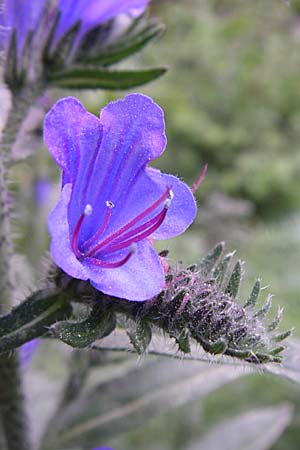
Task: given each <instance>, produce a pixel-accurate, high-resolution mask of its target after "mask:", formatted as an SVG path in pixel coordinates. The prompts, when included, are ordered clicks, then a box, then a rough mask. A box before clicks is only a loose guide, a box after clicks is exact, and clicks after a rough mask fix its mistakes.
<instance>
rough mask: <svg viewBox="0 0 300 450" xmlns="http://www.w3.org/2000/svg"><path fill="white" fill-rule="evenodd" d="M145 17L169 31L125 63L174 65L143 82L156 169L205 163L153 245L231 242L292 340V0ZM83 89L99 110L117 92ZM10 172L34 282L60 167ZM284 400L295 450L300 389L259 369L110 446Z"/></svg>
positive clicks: (297, 201) (299, 110)
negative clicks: (157, 138)
mask: <svg viewBox="0 0 300 450" xmlns="http://www.w3.org/2000/svg"><path fill="white" fill-rule="evenodd" d="M152 13H153V14H154V15H157V16H159V17H161V19H162V21H163V22H164V23H165V24H166V30H167V31H166V33H165V35H164V36H163V37H162V38H161V39H160V40H159V41H157V42H155V43H152V44H151V46H149V47H148V48H147V49H146V51H144V52H142V54H140V55H139V56H138V58H134V59H131V60H128V61H126V62H125V63H123V65H124V66H127V67H128V66H130V65H132V66H133V67H136V66H139V65H145V64H146V65H148V64H149V65H152V64H153V65H154V64H155V65H158V64H166V65H168V66H169V67H170V70H169V73H168V74H167V75H166V76H164V77H163V78H162V79H160V80H157V81H155V82H153V83H152V84H151V85H148V86H145V87H142V88H139V91H140V92H143V93H145V94H148V95H150V96H152V97H153V98H154V100H155V101H156V102H157V103H159V104H160V105H161V107H162V108H163V109H164V111H165V118H166V132H167V137H168V150H167V152H166V153H165V154H164V156H163V157H162V158H161V159H160V160H159V161H157V162H156V165H157V166H159V167H160V168H161V169H162V170H163V171H166V172H170V173H175V174H177V175H179V176H180V177H182V178H183V179H184V180H185V181H187V182H188V183H189V184H190V185H192V184H193V182H195V180H196V179H197V178H198V176H199V174H200V172H201V169H202V167H203V165H204V164H205V163H208V172H207V176H206V179H205V181H204V183H203V185H201V187H200V189H199V191H198V192H197V194H196V195H197V200H198V204H199V214H198V218H197V220H196V222H195V224H194V225H193V226H192V227H191V229H190V230H189V231H188V232H187V233H186V234H184V235H183V236H181V237H179V238H177V239H173V240H172V242H166V243H164V242H163V243H158V244H157V246H158V248H164V247H166V246H167V247H168V248H170V249H171V253H170V257H171V259H172V260H178V259H180V260H183V261H184V262H188V263H190V262H193V261H195V260H196V259H198V258H199V257H200V256H201V254H203V252H205V250H206V249H208V248H209V247H210V246H212V245H213V244H215V243H216V242H218V241H221V240H225V241H226V243H227V248H228V250H230V251H231V250H233V249H237V250H238V257H239V258H241V259H243V260H245V261H246V264H245V280H244V286H243V289H245V290H246V291H247V289H250V286H251V285H252V284H253V282H254V280H255V279H256V277H261V278H262V280H263V283H264V284H265V285H270V288H269V289H268V291H270V292H272V293H273V294H274V304H275V307H274V311H275V309H276V305H278V304H280V305H282V306H284V309H285V314H284V319H283V329H284V328H286V327H294V330H295V331H294V333H295V335H296V336H299V334H300V323H299V321H300V276H299V274H300V236H299V231H300V175H299V172H300V6H299V2H298V0H297V1H296V0H295V1H294V2H290V3H288V2H285V1H284V0H252V1H251V2H249V1H247V0H184V1H183V0H182V1H175V0H171V1H160V0H158V1H156V2H153V6H152ZM49 95H51V98H52V97H53V98H54V97H55V96H57V97H58V96H61V95H62V92H61V91H60V92H58V91H57V92H55V93H54V94H53V93H52V94H49ZM63 95H64V94H63ZM72 95H74V92H72ZM78 95H79V96H80V98H81V99H82V100H83V101H84V103H85V105H86V106H87V107H88V108H89V109H90V110H91V111H93V112H95V113H96V112H97V111H98V110H99V109H100V108H101V107H102V106H103V105H104V104H105V103H106V102H107V101H108V100H110V99H114V98H116V97H119V96H120V95H124V94H123V93H105V94H103V93H95V92H93V93H89V92H87V93H82V92H81V93H78ZM13 176H14V177H15V178H16V179H17V182H16V187H15V188H16V190H17V191H18V195H19V197H18V202H19V204H18V211H19V214H20V215H21V216H22V217H24V218H25V220H24V223H25V227H26V230H25V233H24V230H22V235H23V236H25V235H27V236H28V233H31V234H33V235H34V236H35V242H36V246H35V247H34V248H33V246H32V245H33V244H32V242H31V241H30V242H29V241H28V239H24V238H20V237H18V236H17V241H18V248H19V250H20V251H21V252H25V253H27V255H28V256H29V258H30V261H31V264H32V267H33V271H32V273H31V275H30V276H28V274H27V275H26V276H27V278H26V277H25V278H26V280H28V279H29V278H30V277H31V279H32V280H36V279H38V278H39V277H41V274H42V270H41V265H42V263H41V261H42V255H43V254H44V252H45V249H47V245H48V237H47V234H46V232H45V223H46V217H47V212H48V210H49V209H50V205H53V204H54V203H55V201H56V199H57V196H58V192H59V187H58V177H59V174H58V170H57V168H56V167H54V164H53V163H52V162H51V161H50V157H49V156H48V155H47V153H46V152H45V151H43V152H41V153H40V156H39V158H33V157H29V158H28V159H27V160H25V161H24V162H23V163H21V164H19V165H18V166H17V167H15V168H14V174H13ZM41 180H46V181H47V180H50V181H51V182H52V181H53V180H56V182H57V183H56V187H55V188H51V189H50V191H49V192H48V193H47V195H48V197H47V198H48V200H47V202H46V205H45V204H44V203H43V205H42V206H41V205H40V204H39V203H36V202H35V201H31V203H30V204H31V207H30V208H28V204H29V203H28V202H29V201H30V199H34V195H35V194H34V192H35V188H36V185H37V183H39V182H40V181H41ZM28 192H30V194H28ZM26 231H27V232H26ZM37 254H38V257H37ZM19 263H20V264H21V265H22V261H19ZM23 265H24V263H23ZM26 270H28V267H26ZM24 271H25V269H24ZM21 281H22V280H21ZM27 282H28V281H27ZM32 282H33V281H32ZM28 284H29V285H30V282H28ZM286 401H288V402H291V403H292V404H293V405H294V407H295V412H294V419H293V423H292V425H291V426H289V427H288V429H287V430H286V431H285V432H284V434H283V435H282V437H281V438H280V441H279V442H277V444H275V445H273V447H272V449H273V450H275V449H276V450H280V449H285V450H298V449H299V446H300V444H299V443H300V428H299V423H300V414H299V413H300V391H299V386H297V385H296V384H295V385H293V384H291V383H290V382H286V381H282V380H279V379H277V378H275V377H272V376H269V375H268V376H266V375H261V374H260V375H256V376H247V377H242V378H240V379H239V380H237V381H234V382H233V383H229V384H228V385H227V386H226V387H222V388H220V389H218V390H217V391H214V392H213V393H211V394H210V395H208V397H207V398H206V400H205V401H202V402H201V403H200V402H197V400H195V401H194V402H193V404H190V405H189V406H188V407H183V408H180V409H179V410H177V411H176V412H173V413H170V414H164V415H163V416H160V417H158V418H156V419H152V420H151V421H150V422H149V423H148V424H146V425H145V426H143V427H140V428H139V429H136V430H134V431H131V432H130V433H129V434H128V435H126V436H123V437H121V438H119V437H118V438H116V439H112V441H111V444H112V445H113V446H114V447H115V448H116V449H122V450H127V449H128V450H129V449H131V450H132V449H136V450H138V449H139V450H144V449H147V450H150V449H151V450H152V449H164V450H184V449H187V448H188V447H187V442H189V441H192V440H193V439H194V438H195V437H196V436H199V435H200V434H201V433H203V432H204V430H205V431H207V429H208V427H210V426H213V425H214V424H216V423H218V421H221V420H222V419H223V418H225V417H227V418H228V417H231V416H234V415H237V414H239V413H240V412H242V411H245V410H247V409H250V408H252V407H258V406H264V405H277V404H281V403H282V402H286ZM220 448H222V447H220ZM249 448H250V447H249ZM251 448H253V449H255V447H251ZM216 450H217V449H216ZM241 450H242V449H241Z"/></svg>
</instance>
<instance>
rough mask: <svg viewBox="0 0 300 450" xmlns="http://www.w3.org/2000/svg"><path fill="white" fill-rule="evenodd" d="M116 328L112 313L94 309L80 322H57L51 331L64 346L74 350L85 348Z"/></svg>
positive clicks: (114, 317)
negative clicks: (66, 345)
mask: <svg viewBox="0 0 300 450" xmlns="http://www.w3.org/2000/svg"><path fill="white" fill-rule="evenodd" d="M115 327H116V316H115V314H114V312H112V311H110V310H107V311H101V312H100V313H99V312H98V308H97V307H95V308H94V309H93V310H92V312H91V314H90V315H89V317H88V318H87V319H86V320H84V321H82V322H67V321H65V322H59V323H57V324H56V325H54V326H53V327H51V331H52V332H53V334H54V335H55V336H56V337H57V338H58V339H60V340H61V341H63V342H64V343H65V344H68V345H70V346H71V347H74V348H85V347H88V346H89V345H90V344H92V343H93V342H94V341H96V340H97V339H101V338H103V337H105V336H107V335H109V334H110V333H111V332H112V331H113V330H114V329H115Z"/></svg>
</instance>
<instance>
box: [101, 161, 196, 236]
mask: <svg viewBox="0 0 300 450" xmlns="http://www.w3.org/2000/svg"><path fill="white" fill-rule="evenodd" d="M167 188H170V189H171V190H172V192H173V194H174V197H173V199H172V201H171V204H170V207H169V209H168V212H167V215H166V217H165V219H164V221H163V223H162V224H161V225H160V227H159V228H158V229H157V230H156V231H155V232H154V233H153V234H152V235H151V238H154V239H167V238H170V237H173V236H177V235H178V234H181V233H183V232H184V231H185V230H186V229H187V227H188V226H189V225H191V223H192V222H193V220H194V219H195V216H196V213H197V205H196V201H195V198H194V196H193V194H192V192H191V190H190V188H189V187H188V186H187V185H186V184H185V183H183V182H182V181H180V180H179V179H178V178H177V177H175V176H174V175H168V174H164V173H161V172H160V171H159V170H157V169H154V168H150V167H147V168H146V170H143V171H141V172H140V173H139V176H138V177H137V179H136V180H135V183H134V184H133V185H132V186H131V188H130V190H129V191H128V192H125V194H124V195H123V196H122V197H121V198H120V199H119V202H118V203H117V204H116V205H115V208H114V210H113V214H112V217H111V222H110V224H109V226H108V228H107V231H106V234H110V233H111V232H113V231H114V230H117V229H119V228H120V227H121V226H122V225H124V224H125V223H127V222H129V220H131V219H132V218H134V217H136V216H137V215H138V214H140V213H141V212H142V211H144V210H145V209H146V208H147V207H149V205H151V204H153V203H154V202H155V201H156V200H157V199H158V198H159V197H160V196H161V195H162V194H163V193H164V192H165V191H166V189H167ZM162 208H163V204H161V205H159V206H158V207H157V208H156V209H155V210H153V212H152V214H151V215H149V216H148V218H149V217H152V216H154V215H155V214H157V213H158V212H159V211H160V210H162ZM120 210H121V211H122V212H121V213H120ZM144 221H145V219H144Z"/></svg>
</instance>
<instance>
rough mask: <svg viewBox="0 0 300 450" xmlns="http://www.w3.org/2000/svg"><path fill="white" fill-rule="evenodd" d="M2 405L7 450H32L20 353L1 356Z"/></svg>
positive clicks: (0, 393) (0, 401) (0, 397)
mask: <svg viewBox="0 0 300 450" xmlns="http://www.w3.org/2000/svg"><path fill="white" fill-rule="evenodd" d="M0 374H1V376H0V405H1V420H2V430H3V434H4V441H5V444H6V447H7V450H31V448H32V447H31V445H30V441H29V437H28V426H27V418H26V415H25V414H24V411H23V404H24V398H23V393H22V380H21V371H20V365H19V358H18V353H16V352H15V353H13V354H11V355H8V354H5V355H1V358H0Z"/></svg>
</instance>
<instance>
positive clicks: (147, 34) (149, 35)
mask: <svg viewBox="0 0 300 450" xmlns="http://www.w3.org/2000/svg"><path fill="white" fill-rule="evenodd" d="M164 29H165V28H164V26H163V25H161V24H152V25H149V26H148V27H146V28H145V29H144V30H143V31H141V32H139V33H138V34H137V35H135V36H133V37H131V38H130V37H129V39H127V40H125V42H120V43H119V45H116V44H115V45H113V46H108V47H107V48H106V49H105V52H102V53H101V52H100V53H98V54H95V55H92V56H90V57H87V58H86V61H87V62H88V63H93V64H94V63H98V64H101V65H103V66H105V65H110V64H115V63H117V62H119V61H121V60H122V59H124V58H127V57H128V56H130V55H132V54H134V53H136V52H138V51H139V50H140V49H142V48H143V47H144V46H145V45H147V44H148V43H149V42H150V41H152V40H153V39H155V38H157V37H159V36H160V35H161V34H162V33H163V31H164Z"/></svg>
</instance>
